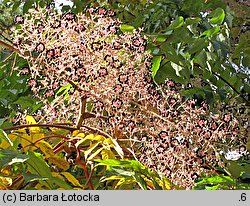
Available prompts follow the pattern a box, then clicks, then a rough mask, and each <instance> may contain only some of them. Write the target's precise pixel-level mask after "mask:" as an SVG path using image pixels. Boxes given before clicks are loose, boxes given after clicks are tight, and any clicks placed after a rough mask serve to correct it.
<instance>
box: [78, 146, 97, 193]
mask: <svg viewBox="0 0 250 206" xmlns="http://www.w3.org/2000/svg"><path fill="white" fill-rule="evenodd" d="M76 149H77V150H76V151H77V155H76V164H77V165H78V166H80V167H81V168H82V169H83V171H84V173H85V177H86V179H87V180H88V179H89V181H88V186H89V188H90V189H91V190H94V186H93V184H92V182H91V180H90V175H89V171H88V169H87V167H86V164H85V163H84V162H82V160H81V151H80V148H79V147H77V148H76Z"/></svg>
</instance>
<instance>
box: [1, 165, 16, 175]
mask: <svg viewBox="0 0 250 206" xmlns="http://www.w3.org/2000/svg"><path fill="white" fill-rule="evenodd" d="M12 170H13V169H12V167H11V166H10V165H8V166H5V167H2V168H1V170H0V173H1V174H2V175H4V176H10V175H11V174H12Z"/></svg>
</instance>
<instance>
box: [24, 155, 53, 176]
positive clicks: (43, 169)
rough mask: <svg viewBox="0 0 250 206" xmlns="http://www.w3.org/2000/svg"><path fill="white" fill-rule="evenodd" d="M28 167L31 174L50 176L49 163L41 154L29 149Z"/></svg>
mask: <svg viewBox="0 0 250 206" xmlns="http://www.w3.org/2000/svg"><path fill="white" fill-rule="evenodd" d="M28 154H29V156H30V158H29V160H28V161H27V163H28V165H29V166H28V168H29V171H30V172H31V173H32V174H36V175H40V177H48V178H50V177H52V174H51V171H50V169H49V165H48V164H47V163H46V162H45V161H44V159H43V158H42V154H40V153H37V152H32V151H29V153H28Z"/></svg>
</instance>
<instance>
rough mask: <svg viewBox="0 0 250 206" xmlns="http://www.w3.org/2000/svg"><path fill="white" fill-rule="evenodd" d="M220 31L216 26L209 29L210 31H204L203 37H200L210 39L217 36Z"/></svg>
mask: <svg viewBox="0 0 250 206" xmlns="http://www.w3.org/2000/svg"><path fill="white" fill-rule="evenodd" d="M219 31H220V27H219V26H215V27H213V28H212V29H209V30H206V31H204V32H203V33H202V34H201V35H200V37H204V36H205V37H207V38H209V37H212V36H214V35H215V34H217V33H218V32H219Z"/></svg>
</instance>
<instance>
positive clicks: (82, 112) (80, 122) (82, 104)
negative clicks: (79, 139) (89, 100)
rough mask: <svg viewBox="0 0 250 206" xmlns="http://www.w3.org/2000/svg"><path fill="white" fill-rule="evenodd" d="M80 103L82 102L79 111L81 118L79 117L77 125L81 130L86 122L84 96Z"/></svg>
mask: <svg viewBox="0 0 250 206" xmlns="http://www.w3.org/2000/svg"><path fill="white" fill-rule="evenodd" d="M80 101H81V102H80V109H79V117H78V120H77V124H76V128H77V129H80V127H81V126H82V123H83V121H84V114H85V110H86V97H85V96H82V97H81V99H80Z"/></svg>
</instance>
